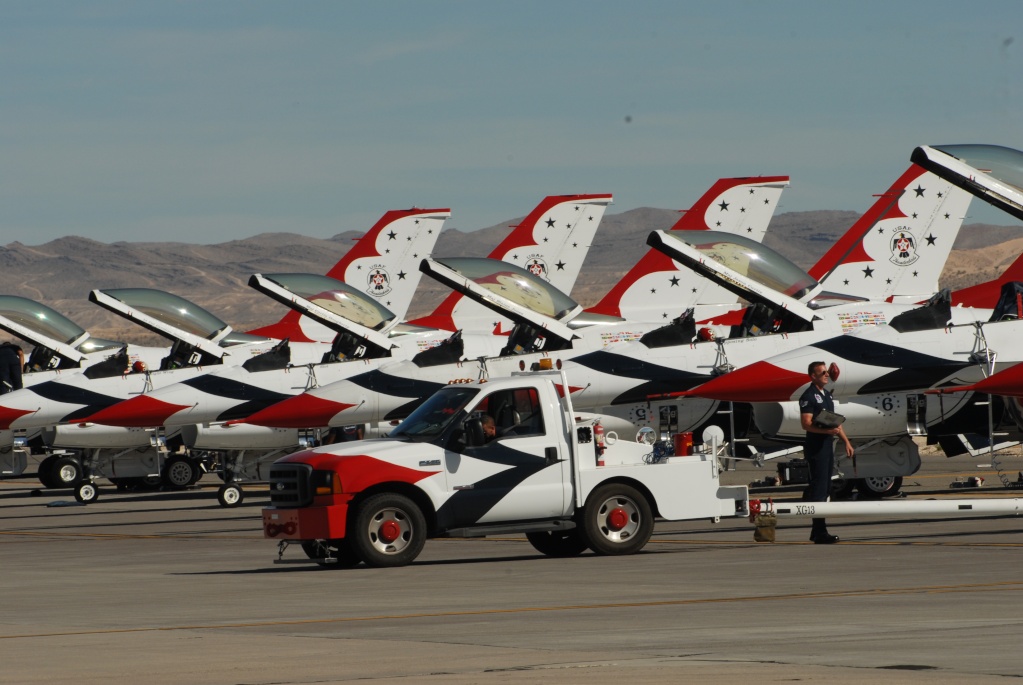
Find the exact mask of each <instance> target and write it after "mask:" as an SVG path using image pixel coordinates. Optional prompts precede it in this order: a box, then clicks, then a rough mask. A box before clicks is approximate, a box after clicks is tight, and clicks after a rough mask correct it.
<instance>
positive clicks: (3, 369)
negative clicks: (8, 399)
mask: <svg viewBox="0 0 1023 685" xmlns="http://www.w3.org/2000/svg"><path fill="white" fill-rule="evenodd" d="M24 358H25V357H24V354H23V353H22V351H21V347H20V346H19V345H17V344H15V343H13V342H5V343H4V344H2V345H0V395H3V394H6V393H9V392H14V391H15V390H20V389H21V367H22V363H23V362H22V360H23V359H24Z"/></svg>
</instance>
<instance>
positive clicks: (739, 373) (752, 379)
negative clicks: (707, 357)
mask: <svg viewBox="0 0 1023 685" xmlns="http://www.w3.org/2000/svg"><path fill="white" fill-rule="evenodd" d="M809 382H810V379H809V377H808V376H807V375H806V374H805V373H796V372H794V371H789V370H788V369H783V368H781V367H779V366H775V365H774V364H771V363H769V362H763V361H761V362H754V363H753V364H750V365H749V366H744V367H742V368H739V369H736V370H735V371H732V372H730V373H726V374H724V375H722V376H718V377H717V378H714V379H712V380H709V381H707V382H706V383H704V384H703V385H700V386H697V387H695V388H693V389H692V390H689V391H688V392H685V393H682V395H688V396H692V397H704V398H707V399H711V400H720V401H722V402H787V401H788V400H791V399H792V396H793V395H794V394H795V392H796V390H798V389H799V388H801V387H802V386H804V385H806V384H807V383H809Z"/></svg>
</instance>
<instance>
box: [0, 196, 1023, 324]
mask: <svg viewBox="0 0 1023 685" xmlns="http://www.w3.org/2000/svg"><path fill="white" fill-rule="evenodd" d="M857 218H859V215H858V214H857V213H856V212H848V211H813V212H788V213H784V214H779V215H777V216H775V217H774V219H773V220H772V222H771V225H770V228H769V229H768V232H767V236H766V238H765V240H764V242H765V244H767V245H768V246H770V247H772V248H774V249H775V250H777V251H778V252H781V253H782V254H783V255H785V256H786V257H788V258H789V259H791V260H792V261H793V262H795V263H796V264H798V265H799V266H801V267H803V268H804V269H805V268H808V267H809V266H811V265H812V264H813V263H814V262H816V261H817V259H818V258H820V256H821V255H823V254H824V252H825V251H826V250H827V249H828V248H829V247H830V246H831V245H832V244H833V243H834V241H835V240H836V239H837V238H838V236H840V235H841V234H842V233H843V232H844V231H845V230H846V229H848V227H849V226H851V225H852V224H853V223H854V222H855V221H856V219H857ZM677 219H678V212H676V211H673V210H667V209H655V208H640V209H634V210H629V211H626V212H622V213H620V214H608V215H606V216H605V217H604V220H603V223H602V225H601V227H600V229H599V230H598V232H597V235H596V238H595V240H594V244H593V246H592V247H591V248H590V252H589V255H588V256H587V259H586V263H585V265H584V267H583V270H582V273H581V274H580V276H579V280H578V282H577V283H576V287H575V289H574V291H573V292H572V296H573V298H575V299H576V300H577V301H578V302H579V303H580V304H582V305H584V306H589V305H592V304H594V303H596V302H597V301H598V300H599V299H600V297H601V296H603V295H604V293H606V292H607V290H608V289H609V288H610V284H612V283H614V282H615V281H616V280H617V279H618V278H620V277H621V276H622V275H623V274H624V273H625V272H626V271H628V270H629V268H631V267H632V265H633V264H635V263H636V261H637V260H638V259H639V258H640V257H641V256H642V255H643V254H644V253H645V251H646V250H647V246H646V236H647V234H649V232H650V231H652V230H655V229H667V228H669V227H671V226H672V225H673V224H674V223H675V222H676V221H677ZM520 220H521V218H520V219H512V220H509V221H507V222H503V223H501V224H497V225H495V226H491V227H489V228H483V229H480V230H476V231H470V232H463V231H460V230H458V229H448V230H446V231H444V232H443V233H442V234H441V236H440V238H439V240H438V242H437V247H436V249H435V250H434V254H435V255H436V256H448V257H458V256H485V255H486V254H488V253H489V252H490V250H491V249H493V247H494V246H496V245H497V244H498V243H499V242H500V240H501V239H502V238H504V236H506V235H507V234H508V233H509V232H510V231H511V226H512V225H514V224H516V223H518V221H520ZM360 235H362V232H361V231H346V232H343V233H339V234H337V235H335V236H333V237H331V238H312V237H308V236H303V235H299V234H295V233H264V234H261V235H256V236H253V237H251V238H246V239H244V240H232V241H229V242H225V243H218V244H212V245H192V244H186V243H177V242H145V243H143V242H139V243H129V242H116V243H102V242H98V241H95V240H91V239H89V238H84V237H79V236H69V237H65V238H60V239H58V240H54V241H51V242H48V243H45V244H43V245H37V246H30V245H25V244H23V243H21V242H13V243H10V244H8V245H6V246H4V247H0V274H2V276H0V292H2V293H3V294H9V295H20V296H22V297H27V298H30V299H33V300H37V301H39V302H43V303H44V304H47V305H49V306H50V307H52V308H54V309H55V310H57V311H58V312H61V313H63V314H65V315H67V316H68V317H69V318H71V319H72V320H74V321H75V322H77V323H78V324H79V325H81V326H82V327H83V328H85V329H87V330H89V331H90V332H91V333H92V334H93V335H96V336H99V337H104V338H111V339H115V340H131V341H134V342H150V343H151V342H153V341H154V338H155V336H153V335H152V334H150V333H148V332H147V331H145V330H143V329H142V328H140V327H137V326H133V325H131V324H130V323H128V322H126V321H125V320H124V319H121V318H120V317H117V316H115V315H114V314H111V313H109V312H107V311H106V310H105V309H102V308H101V307H98V306H96V305H94V304H91V303H90V302H88V300H87V297H88V293H89V291H90V290H92V289H94V288H125V287H145V288H156V289H160V290H167V291H170V292H172V293H175V294H177V295H180V296H182V297H185V298H187V299H189V300H192V301H194V302H195V303H197V304H199V305H201V306H203V307H205V308H206V309H208V310H209V311H210V312H212V313H213V314H215V315H216V316H218V317H220V318H221V319H223V320H224V321H227V322H228V323H230V324H231V325H232V326H233V327H234V328H235V329H236V330H241V331H244V330H249V329H251V328H255V327H257V326H261V325H265V324H267V323H270V322H272V321H276V320H277V319H279V318H280V317H281V316H282V315H283V314H284V312H285V309H284V307H283V306H282V305H280V304H277V303H276V302H274V301H272V300H270V299H269V298H267V297H265V296H263V295H261V294H259V293H257V292H256V291H254V290H252V289H251V288H249V287H248V286H247V285H246V284H247V282H248V278H249V276H250V275H251V274H253V273H282V272H311V273H321V274H322V273H326V271H327V270H328V269H330V267H331V266H333V265H334V264H335V263H336V262H337V261H338V259H340V258H341V256H342V255H343V254H344V253H345V252H347V250H348V249H349V248H350V247H351V245H352V244H353V241H354V240H355V239H357V238H358V237H359V236H360ZM1021 252H1023V226H993V225H988V224H969V225H966V226H963V228H962V230H961V231H960V232H959V236H958V238H957V240H956V242H955V245H954V247H953V252H952V254H951V256H950V258H949V261H948V263H947V264H946V266H945V271H944V272H943V274H942V278H941V285H942V286H943V287H949V288H959V287H963V286H967V285H973V284H974V283H979V282H982V281H984V280H988V279H990V278H994V277H996V276H998V275H999V274H1000V273H1001V272H1002V271H1003V270H1004V269H1005V267H1006V266H1008V265H1009V264H1010V263H1011V262H1012V261H1013V260H1014V259H1015V258H1016V256H1018V255H1019V254H1020V253H1021ZM447 292H448V290H447V289H446V288H444V287H443V286H441V285H440V284H437V283H435V282H434V281H431V280H430V279H429V278H423V280H422V282H421V284H420V286H419V291H418V292H417V293H416V298H415V300H414V301H413V303H412V308H411V310H410V312H409V313H410V318H411V317H416V316H420V315H424V314H427V313H429V312H430V311H432V309H433V308H434V307H435V306H436V305H437V304H438V303H439V302H440V300H441V299H442V298H443V297H444V295H446V294H447Z"/></svg>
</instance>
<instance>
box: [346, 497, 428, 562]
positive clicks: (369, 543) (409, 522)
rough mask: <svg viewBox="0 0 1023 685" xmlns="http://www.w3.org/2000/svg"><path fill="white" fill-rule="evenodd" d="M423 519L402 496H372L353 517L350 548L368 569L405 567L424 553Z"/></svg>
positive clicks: (424, 520) (424, 528)
mask: <svg viewBox="0 0 1023 685" xmlns="http://www.w3.org/2000/svg"><path fill="white" fill-rule="evenodd" d="M424 544H426V519H425V518H424V517H423V512H421V511H419V507H417V506H416V504H415V502H413V501H412V500H410V499H409V498H408V497H405V496H403V495H395V494H389V493H382V494H379V495H373V496H372V497H370V498H369V499H367V500H366V501H365V502H363V503H362V504H361V505H359V508H358V510H357V513H356V515H355V525H354V528H353V534H352V545H353V546H354V548H355V553H356V554H358V555H359V556H360V557H362V560H363V561H364V562H366V565H367V566H405V565H407V564H411V563H412V561H413V560H414V559H415V558H416V557H418V556H419V553H420V552H422V551H423V545H424Z"/></svg>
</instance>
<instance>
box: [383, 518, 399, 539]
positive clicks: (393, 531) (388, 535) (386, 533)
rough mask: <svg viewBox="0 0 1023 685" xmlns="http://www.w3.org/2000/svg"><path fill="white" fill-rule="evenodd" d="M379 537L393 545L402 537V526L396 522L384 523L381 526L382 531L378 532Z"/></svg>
mask: <svg viewBox="0 0 1023 685" xmlns="http://www.w3.org/2000/svg"><path fill="white" fill-rule="evenodd" d="M377 535H379V536H380V539H381V540H383V541H384V542H387V543H391V542H394V541H395V540H397V539H398V538H399V537H401V526H399V525H398V524H397V523H395V522H394V521H384V522H383V523H382V524H381V525H380V530H378V531H377Z"/></svg>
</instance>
